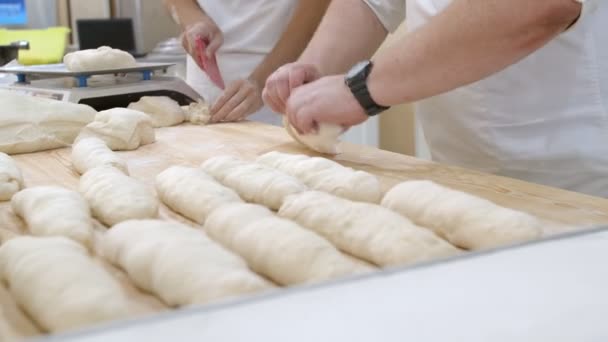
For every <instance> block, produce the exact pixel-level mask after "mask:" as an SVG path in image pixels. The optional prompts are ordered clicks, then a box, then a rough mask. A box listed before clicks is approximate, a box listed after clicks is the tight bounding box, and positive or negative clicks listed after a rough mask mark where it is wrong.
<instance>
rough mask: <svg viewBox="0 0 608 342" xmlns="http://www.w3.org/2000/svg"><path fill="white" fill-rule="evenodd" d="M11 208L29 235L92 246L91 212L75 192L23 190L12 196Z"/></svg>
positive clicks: (51, 188)
mask: <svg viewBox="0 0 608 342" xmlns="http://www.w3.org/2000/svg"><path fill="white" fill-rule="evenodd" d="M11 206H12V208H13V212H15V214H17V215H18V216H20V217H21V218H23V220H24V221H25V223H26V224H27V226H28V229H29V231H30V233H31V234H32V235H39V236H64V237H68V238H71V239H73V240H74V241H76V242H79V243H81V244H83V245H85V246H87V247H90V246H91V245H92V242H93V224H92V217H91V210H90V209H89V205H88V204H87V202H86V201H85V199H84V198H83V197H82V196H81V195H80V194H79V193H78V192H76V191H72V190H68V189H64V188H62V187H58V186H38V187H33V188H27V189H25V190H22V191H20V192H19V193H17V194H16V195H15V196H13V199H12V201H11Z"/></svg>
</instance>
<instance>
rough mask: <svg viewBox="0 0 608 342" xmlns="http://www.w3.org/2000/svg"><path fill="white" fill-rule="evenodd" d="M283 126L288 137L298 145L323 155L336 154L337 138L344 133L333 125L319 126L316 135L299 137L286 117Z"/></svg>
mask: <svg viewBox="0 0 608 342" xmlns="http://www.w3.org/2000/svg"><path fill="white" fill-rule="evenodd" d="M283 125H284V126H285V130H286V131H287V133H289V135H290V136H291V137H292V138H293V139H294V140H295V141H297V142H299V143H300V144H302V145H304V146H306V147H308V148H310V149H311V150H313V151H317V152H320V153H325V154H338V153H340V149H339V148H338V143H339V142H340V141H339V140H338V137H339V136H340V135H342V133H344V128H343V127H342V126H340V125H334V124H323V123H322V124H319V130H318V131H317V133H316V134H306V135H301V134H300V133H298V132H297V131H296V130H295V128H293V127H292V126H291V125H290V124H289V121H288V120H287V117H283Z"/></svg>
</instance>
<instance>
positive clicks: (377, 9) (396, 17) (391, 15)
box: [362, 0, 405, 32]
mask: <svg viewBox="0 0 608 342" xmlns="http://www.w3.org/2000/svg"><path fill="white" fill-rule="evenodd" d="M362 1H363V2H364V3H365V4H366V5H367V6H369V8H371V10H372V11H373V12H374V14H376V17H378V20H380V22H381V23H382V25H383V26H384V28H386V30H387V31H389V32H393V31H395V30H396V29H397V27H399V25H400V24H401V23H402V22H403V20H405V0H362Z"/></svg>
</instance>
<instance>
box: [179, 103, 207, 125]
mask: <svg viewBox="0 0 608 342" xmlns="http://www.w3.org/2000/svg"><path fill="white" fill-rule="evenodd" d="M182 109H183V110H184V114H185V115H186V120H187V121H189V122H190V123H193V124H200V125H206V124H207V123H208V122H209V120H211V112H210V109H209V105H208V104H207V103H205V102H203V101H201V100H198V101H197V102H192V103H190V104H189V105H188V106H183V107H182Z"/></svg>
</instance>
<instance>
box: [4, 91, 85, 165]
mask: <svg viewBox="0 0 608 342" xmlns="http://www.w3.org/2000/svg"><path fill="white" fill-rule="evenodd" d="M0 103H1V104H2V115H1V117H0V152H4V153H8V154H17V153H28V152H37V151H43V150H50V149H53V148H58V147H64V146H68V145H70V144H71V143H72V142H74V138H76V136H77V135H78V132H80V130H81V129H82V127H84V126H85V125H86V124H88V123H89V122H91V121H93V119H94V118H95V114H96V113H97V112H96V111H95V110H94V109H93V108H91V107H89V106H85V105H81V104H75V103H70V102H63V101H56V100H51V99H46V98H42V97H34V96H28V95H21V94H18V93H16V92H13V91H8V90H0Z"/></svg>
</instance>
